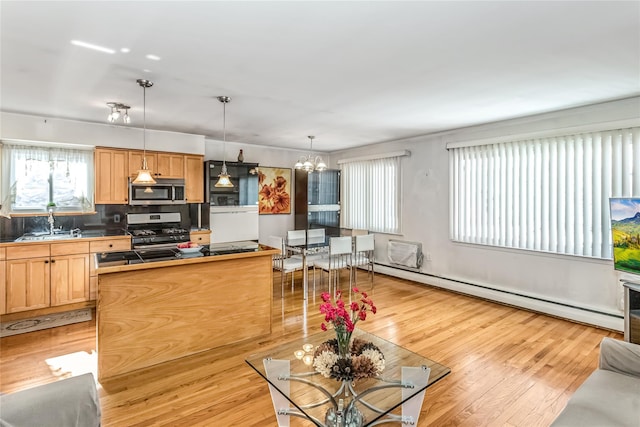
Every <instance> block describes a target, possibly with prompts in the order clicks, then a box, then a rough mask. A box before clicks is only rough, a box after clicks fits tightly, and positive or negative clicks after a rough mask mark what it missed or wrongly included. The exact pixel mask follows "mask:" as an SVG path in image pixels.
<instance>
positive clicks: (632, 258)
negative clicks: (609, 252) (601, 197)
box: [609, 198, 640, 274]
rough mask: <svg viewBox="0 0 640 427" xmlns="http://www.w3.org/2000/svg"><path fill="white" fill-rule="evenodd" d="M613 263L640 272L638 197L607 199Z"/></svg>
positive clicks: (639, 209)
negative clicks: (609, 208) (609, 212)
mask: <svg viewBox="0 0 640 427" xmlns="http://www.w3.org/2000/svg"><path fill="white" fill-rule="evenodd" d="M609 205H610V207H611V235H612V238H613V265H614V267H615V269H616V270H620V271H626V272H629V273H634V274H640V198H628V199H622V198H621V199H609Z"/></svg>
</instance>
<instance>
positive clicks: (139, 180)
mask: <svg viewBox="0 0 640 427" xmlns="http://www.w3.org/2000/svg"><path fill="white" fill-rule="evenodd" d="M136 82H137V83H138V84H139V85H140V86H141V87H142V123H143V125H144V128H143V130H142V144H143V145H142V149H143V152H142V168H141V169H138V175H137V176H136V179H134V180H133V183H134V184H155V183H156V180H155V179H153V177H152V176H151V172H150V171H149V168H148V167H147V88H148V87H151V86H153V82H150V81H149V80H145V79H138V80H136ZM147 192H149V193H150V192H152V191H151V189H150V188H149V187H147V189H145V193H147Z"/></svg>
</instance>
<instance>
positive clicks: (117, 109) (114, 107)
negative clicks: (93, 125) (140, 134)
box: [107, 102, 131, 124]
mask: <svg viewBox="0 0 640 427" xmlns="http://www.w3.org/2000/svg"><path fill="white" fill-rule="evenodd" d="M107 107H109V108H111V112H110V113H109V115H108V116H107V121H108V122H109V123H114V122H115V121H117V120H118V119H119V118H122V121H123V122H124V123H125V124H129V123H131V117H129V108H131V107H130V106H128V105H126V104H122V103H120V102H107ZM123 111H124V114H122V112H123Z"/></svg>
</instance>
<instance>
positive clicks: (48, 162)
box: [2, 144, 93, 213]
mask: <svg viewBox="0 0 640 427" xmlns="http://www.w3.org/2000/svg"><path fill="white" fill-rule="evenodd" d="M2 154H3V157H2V175H3V176H2V183H3V185H4V188H2V194H3V198H4V200H3V203H2V210H3V213H11V212H42V211H44V210H46V209H47V206H49V205H51V204H55V207H56V210H66V211H77V212H82V211H92V210H93V202H92V200H93V151H90V150H77V149H67V148H58V147H40V146H26V145H17V144H5V145H4V146H3V153H2Z"/></svg>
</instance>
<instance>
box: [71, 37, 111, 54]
mask: <svg viewBox="0 0 640 427" xmlns="http://www.w3.org/2000/svg"><path fill="white" fill-rule="evenodd" d="M71 44H72V45H74V46H80V47H84V48H87V49H91V50H97V51H98V52H103V53H111V54H113V53H116V51H115V50H113V49H109V48H108V47H103V46H98V45H97V44H91V43H87V42H83V41H80V40H71Z"/></svg>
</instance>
